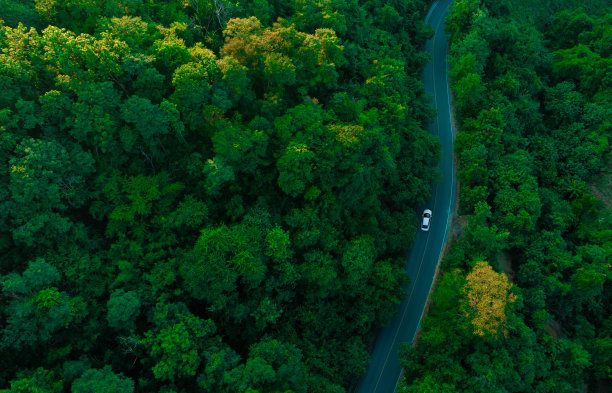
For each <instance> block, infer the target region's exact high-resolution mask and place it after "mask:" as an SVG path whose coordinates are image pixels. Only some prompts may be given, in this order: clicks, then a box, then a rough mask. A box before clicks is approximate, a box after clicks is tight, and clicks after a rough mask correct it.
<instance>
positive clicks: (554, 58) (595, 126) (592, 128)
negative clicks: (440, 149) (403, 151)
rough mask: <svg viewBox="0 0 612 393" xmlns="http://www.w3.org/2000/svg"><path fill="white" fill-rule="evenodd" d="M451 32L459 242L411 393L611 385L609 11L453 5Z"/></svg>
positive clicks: (405, 355) (566, 4)
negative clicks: (458, 196)
mask: <svg viewBox="0 0 612 393" xmlns="http://www.w3.org/2000/svg"><path fill="white" fill-rule="evenodd" d="M606 7H607V8H606ZM446 29H447V33H448V34H449V36H450V44H449V45H450V54H449V63H450V71H449V74H450V80H451V90H452V92H453V96H454V108H455V117H456V120H457V126H458V128H459V132H458V134H457V137H456V140H455V153H456V158H457V161H458V181H459V183H460V199H459V212H458V214H459V220H458V221H459V225H458V226H459V231H458V232H459V234H458V235H457V236H454V242H453V244H452V247H451V249H450V252H449V253H448V254H447V255H446V257H445V258H444V259H443V261H442V264H441V274H440V277H439V279H438V282H437V286H436V289H435V291H434V293H433V295H432V296H431V299H430V307H429V311H428V315H427V317H426V318H425V319H424V320H423V323H422V331H421V334H420V339H419V341H418V343H417V345H415V346H413V345H409V344H404V346H403V348H402V349H401V355H400V358H401V361H402V365H403V367H404V378H403V379H402V381H401V385H400V388H399V389H398V392H401V393H409V392H410V393H412V392H414V393H417V392H419V393H427V392H436V393H451V392H487V393H491V392H496V393H510V392H536V393H548V392H550V393H563V392H567V393H569V392H587V391H588V392H607V391H610V389H611V388H612V269H611V256H612V211H611V210H610V208H611V207H612V203H611V202H612V187H611V184H612V182H611V179H612V155H611V153H610V137H611V136H612V135H611V134H612V58H611V55H612V9H611V8H610V3H607V2H605V1H597V0H594V1H587V2H578V1H572V0H561V1H555V2H540V1H531V0H525V1H518V2H517V1H509V0H496V1H492V0H484V1H480V0H456V1H455V2H454V3H453V4H452V5H451V8H450V11H449V16H448V17H447V19H446Z"/></svg>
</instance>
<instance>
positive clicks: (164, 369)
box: [0, 0, 439, 393]
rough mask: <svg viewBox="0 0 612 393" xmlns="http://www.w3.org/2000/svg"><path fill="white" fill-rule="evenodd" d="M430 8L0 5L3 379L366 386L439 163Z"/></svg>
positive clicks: (272, 0) (128, 386)
mask: <svg viewBox="0 0 612 393" xmlns="http://www.w3.org/2000/svg"><path fill="white" fill-rule="evenodd" d="M424 7H425V2H424V1H423V0H409V1H390V2H389V1H380V0H371V1H358V0H341V1H340V0H338V1H336V0H326V1H309V0H300V1H293V2H287V1H276V0H253V1H240V2H234V1H225V0H191V1H184V0H181V1H178V0H170V1H142V0H94V1H85V0H70V1H56V0H35V1H27V0H0V20H1V21H0V163H1V167H0V255H1V257H0V291H1V292H0V391H2V392H33V391H36V392H40V393H46V392H60V391H65V392H74V393H85V392H100V391H105V392H110V391H112V392H117V393H131V392H164V393H171V392H175V393H182V392H228V393H236V392H250V393H255V392H261V393H264V392H265V393H271V392H296V393H299V392H307V391H312V392H329V393H332V392H333V393H336V392H343V391H345V389H346V387H348V386H350V385H351V384H352V383H354V382H355V381H356V380H357V379H358V378H359V377H360V376H361V375H362V374H363V373H364V371H365V368H366V366H367V364H368V362H369V355H368V345H369V344H370V343H371V341H372V339H373V332H374V331H375V329H376V328H377V327H379V326H381V325H383V324H384V323H385V322H387V321H388V320H389V319H390V318H391V317H392V316H393V314H394V305H395V304H396V303H399V302H400V299H401V298H402V296H403V292H402V290H401V288H402V285H404V284H405V283H406V282H407V277H406V276H405V273H404V263H405V259H404V257H405V255H406V254H407V251H408V250H409V248H410V244H411V240H412V238H413V236H414V232H415V230H416V229H417V228H418V225H419V223H418V218H417V216H416V215H415V209H416V206H417V205H418V204H419V203H422V202H424V201H426V200H427V199H428V198H429V196H430V195H429V194H430V189H431V183H432V181H434V179H436V178H437V177H436V172H435V170H433V169H432V168H434V167H435V166H436V165H437V161H438V158H439V143H438V142H437V140H436V139H435V138H433V137H431V136H430V135H429V133H428V132H427V130H426V129H427V124H429V121H430V118H431V114H432V110H431V108H429V106H428V100H427V98H426V97H424V96H423V87H422V84H421V82H420V78H421V72H422V68H423V65H424V64H425V62H426V61H427V56H426V55H425V54H424V53H422V52H421V51H420V48H421V47H422V46H423V43H424V41H425V40H426V39H427V38H428V37H430V36H431V30H430V29H429V28H428V27H426V26H425V25H424V23H423V22H422V20H423V18H424V15H423V12H424ZM3 388H4V390H1V389H3Z"/></svg>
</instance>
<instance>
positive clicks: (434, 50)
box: [355, 0, 455, 393]
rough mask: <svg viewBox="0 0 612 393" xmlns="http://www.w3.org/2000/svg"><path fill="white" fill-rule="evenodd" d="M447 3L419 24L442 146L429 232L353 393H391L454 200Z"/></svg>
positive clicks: (419, 241)
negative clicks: (424, 26) (427, 28)
mask: <svg viewBox="0 0 612 393" xmlns="http://www.w3.org/2000/svg"><path fill="white" fill-rule="evenodd" d="M451 1H452V0H439V1H436V2H435V3H434V4H433V5H432V6H431V8H430V10H429V13H428V15H427V18H426V19H425V22H427V23H429V24H430V25H431V26H432V27H433V28H434V32H435V35H434V36H433V38H432V39H430V40H429V41H427V43H426V45H425V48H426V50H427V51H428V52H429V53H431V55H432V59H431V61H430V62H429V64H428V65H427V66H426V67H425V70H424V72H423V83H424V84H425V91H426V92H427V93H428V94H430V95H431V97H432V105H433V106H434V107H435V108H437V115H436V118H435V119H434V122H433V123H432V124H431V125H430V131H431V133H432V134H433V135H436V136H439V137H440V142H441V145H442V156H441V160H440V165H439V167H440V171H441V173H442V181H441V183H440V184H437V185H434V190H433V191H432V198H431V200H430V201H429V202H428V203H427V205H426V206H422V209H421V211H420V212H419V214H420V213H421V212H422V211H423V209H425V208H427V209H431V210H432V212H433V217H432V220H431V225H430V230H429V232H423V231H421V230H420V229H419V230H418V233H417V236H416V239H415V242H414V245H413V247H412V250H411V251H410V256H409V257H408V262H407V265H406V271H407V273H408V275H409V276H410V281H411V284H410V286H409V287H408V290H407V297H406V299H405V300H404V302H403V303H402V304H401V305H400V306H398V316H397V317H396V318H395V319H394V320H393V321H391V322H390V323H389V325H388V326H387V327H386V328H384V329H383V330H381V332H380V334H379V336H378V338H377V340H376V345H375V347H374V350H373V351H372V361H371V363H370V366H369V367H368V370H367V373H366V375H365V376H364V378H363V379H362V380H361V381H360V382H359V384H358V386H357V388H356V390H355V393H391V392H393V391H394V390H395V386H396V384H397V382H398V380H399V376H400V372H401V368H400V365H399V359H398V348H399V344H400V343H402V342H412V341H413V340H414V337H415V335H416V332H417V329H418V327H419V324H420V322H421V315H422V314H423V310H424V308H425V303H426V301H427V297H428V295H429V291H430V289H431V285H432V282H433V278H434V274H435V271H436V266H437V263H438V260H439V258H440V255H441V253H442V249H443V248H444V243H445V242H446V235H447V233H448V230H449V228H450V223H451V220H452V214H453V208H454V206H453V205H454V201H455V195H454V192H455V185H454V172H453V129H452V126H451V119H450V99H449V89H448V79H447V72H446V71H447V65H446V52H447V43H446V35H445V34H444V18H445V17H446V15H447V12H448V6H449V4H450V3H451Z"/></svg>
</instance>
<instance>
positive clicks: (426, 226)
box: [421, 209, 431, 231]
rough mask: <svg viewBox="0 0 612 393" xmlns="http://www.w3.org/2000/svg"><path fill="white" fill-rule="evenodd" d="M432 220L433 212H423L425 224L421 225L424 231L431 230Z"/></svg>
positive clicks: (427, 210) (426, 210)
mask: <svg viewBox="0 0 612 393" xmlns="http://www.w3.org/2000/svg"><path fill="white" fill-rule="evenodd" d="M430 220H431V210H429V209H425V211H423V224H421V229H422V230H424V231H428V230H429V221H430Z"/></svg>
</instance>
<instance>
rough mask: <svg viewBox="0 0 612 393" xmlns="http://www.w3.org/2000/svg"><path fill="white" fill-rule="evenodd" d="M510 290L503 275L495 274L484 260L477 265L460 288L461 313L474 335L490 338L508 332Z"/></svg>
mask: <svg viewBox="0 0 612 393" xmlns="http://www.w3.org/2000/svg"><path fill="white" fill-rule="evenodd" d="M511 288H512V284H511V283H509V282H508V278H507V277H506V276H505V275H504V274H503V273H497V272H495V271H494V270H493V268H492V267H491V265H489V264H488V263H487V262H485V261H480V262H477V263H476V266H474V268H473V269H472V271H471V272H470V273H469V274H468V275H467V277H466V283H465V286H464V287H463V291H464V295H465V298H464V303H463V312H464V314H465V315H466V316H467V318H468V320H469V321H470V324H471V326H472V329H473V333H474V334H475V335H477V336H480V337H492V336H498V335H499V334H500V333H501V334H504V335H506V334H507V333H508V331H507V328H508V315H509V312H510V311H511V309H512V304H513V303H514V301H515V300H516V295H515V294H514V293H512V292H511Z"/></svg>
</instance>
